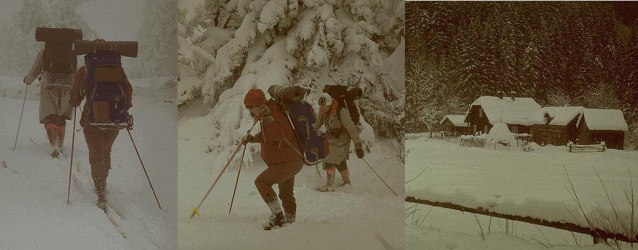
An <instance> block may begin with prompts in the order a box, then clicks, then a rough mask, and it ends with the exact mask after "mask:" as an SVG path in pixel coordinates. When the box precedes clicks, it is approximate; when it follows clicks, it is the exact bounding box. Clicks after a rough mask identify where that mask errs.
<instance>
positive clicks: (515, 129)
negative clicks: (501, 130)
mask: <svg viewBox="0 0 638 250" xmlns="http://www.w3.org/2000/svg"><path fill="white" fill-rule="evenodd" d="M512 133H514V134H518V127H517V126H512Z"/></svg>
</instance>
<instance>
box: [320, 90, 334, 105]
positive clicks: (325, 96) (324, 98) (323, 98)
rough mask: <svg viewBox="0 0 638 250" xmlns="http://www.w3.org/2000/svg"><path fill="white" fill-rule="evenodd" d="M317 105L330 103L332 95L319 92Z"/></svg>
mask: <svg viewBox="0 0 638 250" xmlns="http://www.w3.org/2000/svg"><path fill="white" fill-rule="evenodd" d="M318 102H319V106H327V105H332V96H330V95H329V94H328V93H321V95H319V101H318Z"/></svg>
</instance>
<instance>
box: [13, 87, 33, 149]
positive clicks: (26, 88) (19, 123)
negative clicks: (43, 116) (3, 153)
mask: <svg viewBox="0 0 638 250" xmlns="http://www.w3.org/2000/svg"><path fill="white" fill-rule="evenodd" d="M27 90H29V85H27V86H25V87H24V99H23V100H22V111H20V122H18V132H17V133H16V140H15V141H14V142H13V150H16V145H18V135H19V134H20V126H21V125H22V115H23V114H24V104H25V103H26V102H27Z"/></svg>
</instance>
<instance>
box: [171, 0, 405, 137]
mask: <svg viewBox="0 0 638 250" xmlns="http://www.w3.org/2000/svg"><path fill="white" fill-rule="evenodd" d="M189 4H193V3H183V4H181V5H180V8H181V13H180V18H179V22H180V23H179V28H178V32H179V36H180V38H179V41H178V43H179V55H178V58H179V68H180V82H179V86H178V91H179V97H178V98H179V103H180V104H181V105H185V104H188V103H189V102H191V101H193V100H196V101H198V102H200V101H202V100H203V101H204V102H206V103H211V104H212V105H214V107H213V109H212V111H211V125H213V127H216V128H215V129H216V130H217V131H218V132H219V133H220V134H225V135H230V138H227V137H220V138H214V140H215V141H214V142H213V145H215V146H217V145H224V146H227V145H229V144H230V143H232V141H235V140H238V139H239V138H240V137H241V135H242V134H243V133H244V132H245V130H246V129H247V127H246V126H249V125H250V124H249V123H251V121H250V116H249V115H248V113H247V112H242V109H241V100H242V98H243V96H244V95H245V93H246V91H248V89H251V88H255V87H256V88H261V89H262V90H264V91H266V90H267V88H268V87H269V86H270V85H273V84H279V85H301V86H304V87H307V88H309V89H311V90H312V92H311V94H310V95H309V97H308V98H307V100H308V101H309V102H310V103H312V104H313V105H315V103H314V102H315V101H316V98H317V96H318V95H317V93H318V92H321V91H322V89H323V86H324V85H325V84H343V85H354V86H359V87H361V88H363V89H364V92H365V93H364V98H363V100H362V101H361V102H360V103H359V105H360V107H361V108H362V109H363V116H364V118H365V121H366V122H367V123H365V122H364V126H365V127H366V130H371V127H372V128H374V132H376V133H377V134H380V135H382V136H385V137H398V136H399V134H401V132H400V121H399V119H397V117H399V115H400V113H401V111H402V107H403V100H402V99H403V98H400V97H402V96H403V93H402V91H403V85H404V82H403V79H402V78H401V77H397V76H396V75H397V74H398V73H392V72H390V71H388V70H387V69H386V67H383V64H384V58H388V56H390V54H392V53H394V52H395V49H396V48H398V47H399V44H400V43H401V36H402V34H403V19H404V15H403V11H402V10H403V7H402V6H403V2H402V1H379V0H357V1H353V0H349V1H310V0H308V1H286V0H271V1H268V0H257V1H242V0H239V1H229V2H228V3H226V4H224V3H220V2H218V1H213V2H211V3H206V4H200V5H199V6H198V7H195V8H194V9H193V10H192V11H187V9H188V8H191V7H190V6H189ZM399 48H401V50H403V48H404V46H403V47H399ZM401 53H403V52H401ZM395 57H396V56H395ZM392 61H393V62H394V61H397V60H396V59H393V60H392ZM392 70H393V71H397V70H402V68H401V67H396V66H395V68H393V69H392ZM388 74H391V75H388ZM200 99H201V100H200ZM315 109H316V107H315ZM368 124H370V125H371V126H369V125H368ZM227 132H232V133H227ZM374 132H372V131H368V132H364V133H367V134H369V135H372V134H373V133H374ZM371 137H372V136H369V137H368V141H370V140H372V139H373V138H371Z"/></svg>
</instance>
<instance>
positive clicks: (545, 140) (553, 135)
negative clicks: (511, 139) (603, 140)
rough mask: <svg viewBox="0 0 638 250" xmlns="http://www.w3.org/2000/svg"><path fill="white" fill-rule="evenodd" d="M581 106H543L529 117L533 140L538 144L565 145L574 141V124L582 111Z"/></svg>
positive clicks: (575, 129) (576, 134) (575, 137)
mask: <svg viewBox="0 0 638 250" xmlns="http://www.w3.org/2000/svg"><path fill="white" fill-rule="evenodd" d="M583 110H584V108H583V107H545V108H543V109H541V110H540V111H538V112H537V113H536V114H534V115H533V116H532V117H530V123H532V124H533V125H532V131H531V132H532V134H533V135H534V136H533V141H534V142H536V143H537V144H538V145H548V144H552V145H567V142H569V141H571V142H574V143H575V142H576V140H577V139H578V134H579V133H578V127H577V126H576V124H577V123H578V120H579V118H580V116H581V115H582V113H583Z"/></svg>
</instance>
